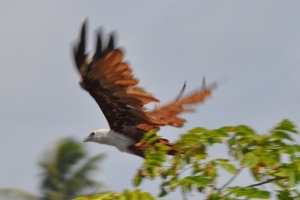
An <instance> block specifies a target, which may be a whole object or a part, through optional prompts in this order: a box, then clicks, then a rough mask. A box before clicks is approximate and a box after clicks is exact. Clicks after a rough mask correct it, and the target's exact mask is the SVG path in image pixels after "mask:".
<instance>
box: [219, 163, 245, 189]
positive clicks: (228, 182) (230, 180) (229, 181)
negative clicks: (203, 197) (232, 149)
mask: <svg viewBox="0 0 300 200" xmlns="http://www.w3.org/2000/svg"><path fill="white" fill-rule="evenodd" d="M242 169H243V167H241V168H239V170H238V171H237V172H236V174H235V175H233V176H232V177H231V178H230V179H229V180H228V181H227V182H226V183H225V184H224V185H223V186H222V187H220V189H219V190H223V189H224V188H225V187H227V186H228V185H229V184H230V183H231V182H232V181H234V179H236V177H237V176H238V175H239V174H240V172H241V171H242Z"/></svg>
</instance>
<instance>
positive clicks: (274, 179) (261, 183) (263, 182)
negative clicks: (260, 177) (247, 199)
mask: <svg viewBox="0 0 300 200" xmlns="http://www.w3.org/2000/svg"><path fill="white" fill-rule="evenodd" d="M281 179H284V177H276V178H270V179H267V180H265V181H262V182H260V183H255V184H252V185H248V186H246V187H255V186H260V185H263V184H266V183H271V182H273V181H278V180H281Z"/></svg>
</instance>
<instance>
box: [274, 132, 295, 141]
mask: <svg viewBox="0 0 300 200" xmlns="http://www.w3.org/2000/svg"><path fill="white" fill-rule="evenodd" d="M272 137H273V138H276V139H287V140H290V141H294V139H293V138H292V137H291V136H290V135H289V134H287V133H286V132H283V131H275V132H273V133H272Z"/></svg>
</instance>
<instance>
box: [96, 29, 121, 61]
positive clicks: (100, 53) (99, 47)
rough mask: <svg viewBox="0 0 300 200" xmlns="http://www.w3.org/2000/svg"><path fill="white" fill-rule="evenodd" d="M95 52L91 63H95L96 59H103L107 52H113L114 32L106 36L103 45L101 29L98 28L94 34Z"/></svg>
mask: <svg viewBox="0 0 300 200" xmlns="http://www.w3.org/2000/svg"><path fill="white" fill-rule="evenodd" d="M96 34H97V35H96V40H97V43H96V50H95V54H94V56H93V61H96V60H98V59H101V58H103V57H104V56H105V55H107V54H108V53H109V52H111V51H112V50H114V49H115V48H116V47H115V38H116V33H115V32H114V31H112V32H110V33H109V34H108V42H107V43H106V44H104V39H103V37H102V35H103V28H102V27H100V28H99V29H98V30H97V32H96ZM104 45H106V46H104Z"/></svg>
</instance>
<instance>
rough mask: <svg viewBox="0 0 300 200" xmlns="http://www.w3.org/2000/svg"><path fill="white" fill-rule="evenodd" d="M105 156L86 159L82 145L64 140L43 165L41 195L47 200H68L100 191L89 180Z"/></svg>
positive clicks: (95, 182) (97, 183) (46, 157)
mask: <svg viewBox="0 0 300 200" xmlns="http://www.w3.org/2000/svg"><path fill="white" fill-rule="evenodd" d="M103 156H104V155H103V154H100V155H97V156H94V157H91V158H88V159H84V160H83V158H86V157H87V154H86V152H85V150H84V149H83V147H82V145H81V144H79V143H78V142H76V141H74V140H72V139H66V140H62V141H60V142H59V143H58V145H57V146H56V148H55V149H54V150H53V151H51V152H50V153H46V155H45V156H44V160H43V161H42V162H41V163H40V166H41V168H42V171H43V180H42V187H41V189H42V191H43V194H44V195H43V197H42V199H45V200H52V199H56V200H59V199H68V198H70V197H73V196H76V195H78V194H80V193H81V192H83V191H85V190H98V188H99V186H101V184H100V183H99V182H97V181H95V180H93V179H91V178H90V177H89V174H90V173H91V172H92V171H94V170H96V169H97V163H98V162H99V161H100V160H102V159H103Z"/></svg>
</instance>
